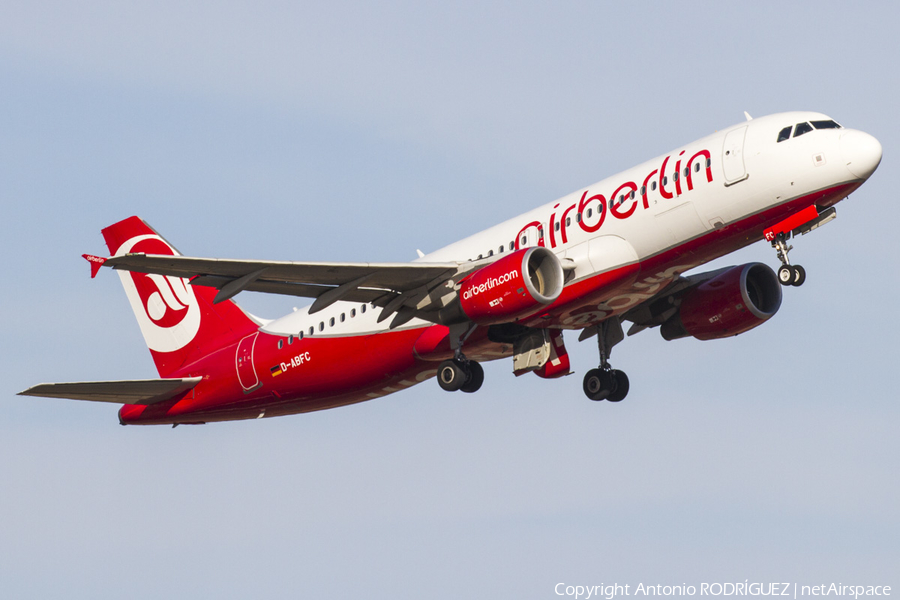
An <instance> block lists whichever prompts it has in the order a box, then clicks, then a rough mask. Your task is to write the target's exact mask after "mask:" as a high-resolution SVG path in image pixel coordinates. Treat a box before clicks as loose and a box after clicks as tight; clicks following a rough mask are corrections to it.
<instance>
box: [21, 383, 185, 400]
mask: <svg viewBox="0 0 900 600" xmlns="http://www.w3.org/2000/svg"><path fill="white" fill-rule="evenodd" d="M201 379H203V378H202V377H186V378H183V379H131V380H126V381H81V382H75V383H41V384H38V385H35V386H32V387H30V388H28V389H27V390H25V391H22V392H19V394H18V395H19V396H39V397H43V398H67V399H70V400H89V401H91V402H113V403H117V404H156V403H157V402H164V401H166V400H169V399H171V398H174V397H176V396H178V395H179V394H183V393H184V392H187V391H188V390H190V389H193V387H194V386H195V385H197V384H198V383H199V382H200V380H201Z"/></svg>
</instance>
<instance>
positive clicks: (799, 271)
mask: <svg viewBox="0 0 900 600" xmlns="http://www.w3.org/2000/svg"><path fill="white" fill-rule="evenodd" d="M779 277H780V274H779ZM804 281H806V269H804V268H803V267H801V266H800V265H794V280H793V281H792V282H791V285H793V286H796V287H800V286H801V285H803V282H804Z"/></svg>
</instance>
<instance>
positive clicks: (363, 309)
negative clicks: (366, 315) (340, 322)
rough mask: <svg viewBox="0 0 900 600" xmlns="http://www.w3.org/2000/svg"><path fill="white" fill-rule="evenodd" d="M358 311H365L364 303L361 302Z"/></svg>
mask: <svg viewBox="0 0 900 600" xmlns="http://www.w3.org/2000/svg"><path fill="white" fill-rule="evenodd" d="M359 312H366V305H365V304H363V305H362V306H361V307H359Z"/></svg>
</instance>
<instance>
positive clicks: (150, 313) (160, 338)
mask: <svg viewBox="0 0 900 600" xmlns="http://www.w3.org/2000/svg"><path fill="white" fill-rule="evenodd" d="M129 252H144V253H147V254H165V255H176V254H177V253H176V252H175V250H174V249H173V248H172V247H171V246H169V245H168V244H167V243H166V242H165V241H163V239H162V238H160V237H159V236H157V235H139V236H135V237H133V238H131V239H129V240H127V241H125V243H123V244H122V245H121V246H120V247H119V249H118V250H117V251H116V255H117V256H119V255H122V254H127V253H129ZM119 277H120V278H121V279H122V285H123V286H124V287H125V294H126V295H127V296H128V300H129V302H130V303H131V307H132V308H133V309H134V314H135V316H136V317H137V320H138V325H140V327H141V333H143V334H144V340H145V341H146V342H147V346H149V347H150V349H151V350H153V351H155V352H174V351H176V350H180V349H182V348H184V347H185V346H187V345H188V344H189V343H190V342H191V341H193V339H194V337H195V336H196V335H197V332H198V331H200V304H199V303H198V302H197V296H196V295H194V290H193V288H192V287H191V285H190V283H189V282H188V280H187V279H182V278H179V277H169V276H164V275H157V274H144V273H132V272H129V271H119Z"/></svg>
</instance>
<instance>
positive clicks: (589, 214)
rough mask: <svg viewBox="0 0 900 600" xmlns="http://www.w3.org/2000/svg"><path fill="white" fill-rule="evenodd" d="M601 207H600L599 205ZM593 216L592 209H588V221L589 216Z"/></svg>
mask: <svg viewBox="0 0 900 600" xmlns="http://www.w3.org/2000/svg"><path fill="white" fill-rule="evenodd" d="M601 206H602V205H601ZM593 214H594V209H592V208H589V209H588V214H587V216H588V219H590V218H591V215H593Z"/></svg>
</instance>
